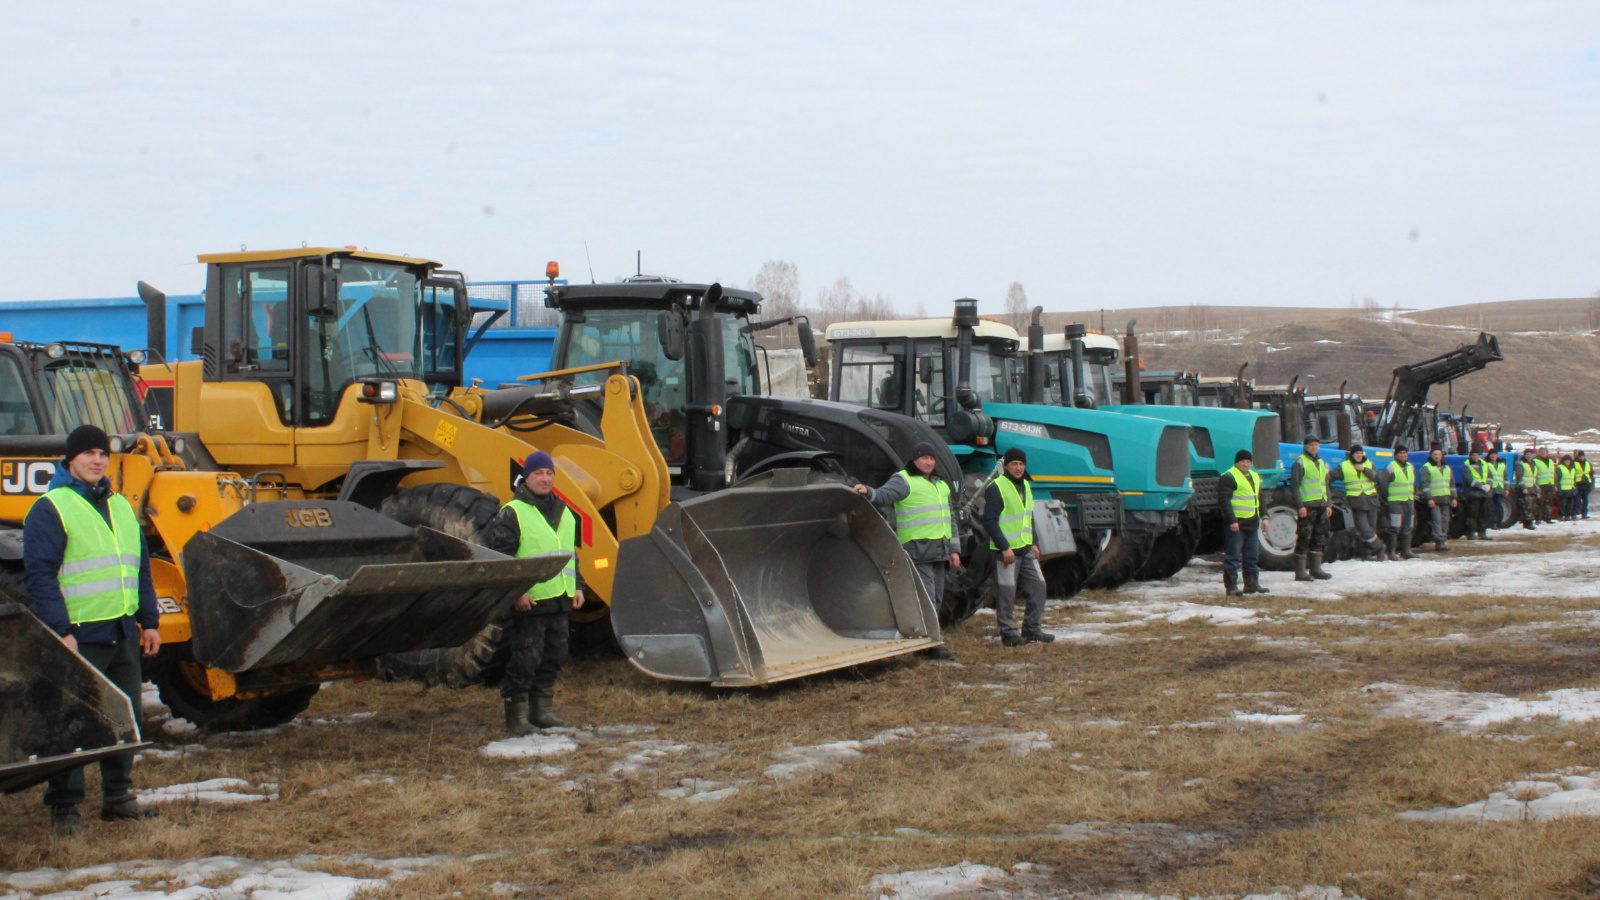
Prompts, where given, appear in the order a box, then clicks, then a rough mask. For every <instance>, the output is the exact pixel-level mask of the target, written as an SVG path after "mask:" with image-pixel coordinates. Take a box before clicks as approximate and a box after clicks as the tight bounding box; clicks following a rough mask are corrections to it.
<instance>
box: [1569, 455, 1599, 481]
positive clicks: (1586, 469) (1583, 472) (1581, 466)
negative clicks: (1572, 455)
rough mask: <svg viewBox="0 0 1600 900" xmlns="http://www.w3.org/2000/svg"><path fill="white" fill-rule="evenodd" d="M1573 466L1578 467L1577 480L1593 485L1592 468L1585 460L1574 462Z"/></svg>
mask: <svg viewBox="0 0 1600 900" xmlns="http://www.w3.org/2000/svg"><path fill="white" fill-rule="evenodd" d="M1573 465H1575V466H1577V467H1578V477H1579V478H1582V479H1583V480H1584V481H1587V482H1589V483H1591V484H1593V483H1594V466H1593V465H1591V464H1590V463H1589V461H1588V460H1587V459H1586V460H1583V461H1582V462H1574V463H1573Z"/></svg>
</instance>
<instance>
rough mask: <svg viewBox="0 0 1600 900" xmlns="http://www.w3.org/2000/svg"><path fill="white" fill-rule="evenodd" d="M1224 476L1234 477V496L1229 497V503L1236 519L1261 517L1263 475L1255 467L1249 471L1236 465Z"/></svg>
mask: <svg viewBox="0 0 1600 900" xmlns="http://www.w3.org/2000/svg"><path fill="white" fill-rule="evenodd" d="M1222 477H1224V478H1232V479H1233V496H1231V497H1229V498H1228V499H1229V501H1230V503H1229V505H1230V506H1231V507H1232V508H1233V517H1234V518H1235V519H1259V518H1261V476H1260V475H1257V474H1256V470H1255V469H1251V470H1250V471H1248V472H1245V471H1242V470H1241V469H1240V468H1239V467H1238V466H1234V467H1233V468H1231V469H1229V470H1228V471H1226V472H1223V473H1222Z"/></svg>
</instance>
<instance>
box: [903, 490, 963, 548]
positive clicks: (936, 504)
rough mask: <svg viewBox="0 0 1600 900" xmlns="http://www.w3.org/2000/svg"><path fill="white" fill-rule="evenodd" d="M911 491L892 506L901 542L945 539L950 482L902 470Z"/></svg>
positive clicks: (949, 529)
mask: <svg viewBox="0 0 1600 900" xmlns="http://www.w3.org/2000/svg"><path fill="white" fill-rule="evenodd" d="M901 477H902V478H904V479H905V480H906V483H907V484H909V485H911V493H909V494H907V495H906V497H905V499H904V500H901V501H899V502H897V503H895V505H894V530H895V534H897V535H899V537H900V543H902V544H908V543H910V542H912V541H938V540H946V539H948V538H949V537H950V536H951V535H953V534H954V533H955V532H954V530H952V529H951V527H950V485H948V484H946V483H945V482H944V481H943V480H940V479H929V478H924V477H922V476H921V475H917V476H912V475H909V474H905V473H902V475H901Z"/></svg>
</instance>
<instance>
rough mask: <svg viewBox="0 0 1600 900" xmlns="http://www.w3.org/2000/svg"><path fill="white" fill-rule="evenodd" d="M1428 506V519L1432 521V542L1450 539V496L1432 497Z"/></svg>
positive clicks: (1442, 541)
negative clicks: (1431, 503)
mask: <svg viewBox="0 0 1600 900" xmlns="http://www.w3.org/2000/svg"><path fill="white" fill-rule="evenodd" d="M1432 502H1433V505H1432V506H1430V507H1428V519H1429V521H1431V522H1432V523H1433V542H1434V543H1436V544H1442V543H1444V542H1445V541H1448V540H1450V498H1449V497H1434V498H1432Z"/></svg>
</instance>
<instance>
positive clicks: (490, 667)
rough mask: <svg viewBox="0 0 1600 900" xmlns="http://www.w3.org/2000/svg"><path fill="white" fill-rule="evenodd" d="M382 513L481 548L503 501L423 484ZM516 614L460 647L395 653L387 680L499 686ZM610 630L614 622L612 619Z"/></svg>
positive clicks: (395, 497)
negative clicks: (510, 625)
mask: <svg viewBox="0 0 1600 900" xmlns="http://www.w3.org/2000/svg"><path fill="white" fill-rule="evenodd" d="M378 511H379V512H381V513H383V514H384V515H386V516H388V517H389V518H391V519H394V520H395V521H397V522H399V523H400V524H402V525H425V526H427V527H428V528H432V529H434V530H435V531H442V532H444V533H445V534H448V535H450V536H451V537H456V538H460V539H461V540H464V541H472V542H473V543H476V544H481V543H483V541H484V538H485V536H486V535H487V534H488V531H489V526H490V525H491V524H493V523H494V519H495V516H497V515H499V514H500V501H498V500H496V499H495V498H494V497H492V496H490V495H488V494H485V493H484V492H483V491H480V490H478V489H476V488H471V487H467V486H466V485H461V484H423V485H417V486H416V487H408V488H401V489H400V490H398V491H396V492H395V493H394V494H392V495H390V496H389V497H388V499H386V500H384V501H383V505H382V506H380V507H379V508H378ZM509 616H510V613H509V612H508V613H506V615H505V616H502V617H500V618H498V619H496V620H495V621H493V622H490V623H489V624H488V625H487V626H485V627H484V629H483V630H482V631H480V632H478V633H477V634H476V635H475V636H474V637H473V638H472V640H470V641H467V642H466V643H465V644H462V645H461V646H459V647H449V648H438V649H431V650H413V651H410V652H407V653H390V654H388V655H387V656H383V657H380V658H379V660H378V672H379V675H380V676H381V677H382V678H383V679H384V680H385V681H414V682H418V683H420V684H425V685H430V686H433V685H443V686H446V687H470V686H472V685H478V684H496V683H498V682H499V681H500V678H501V676H502V675H503V673H504V671H505V664H506V655H507V652H506V648H505V640H504V635H505V624H506V621H507V619H508V618H509ZM606 628H607V629H608V630H609V628H610V621H609V618H608V619H607V620H606Z"/></svg>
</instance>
